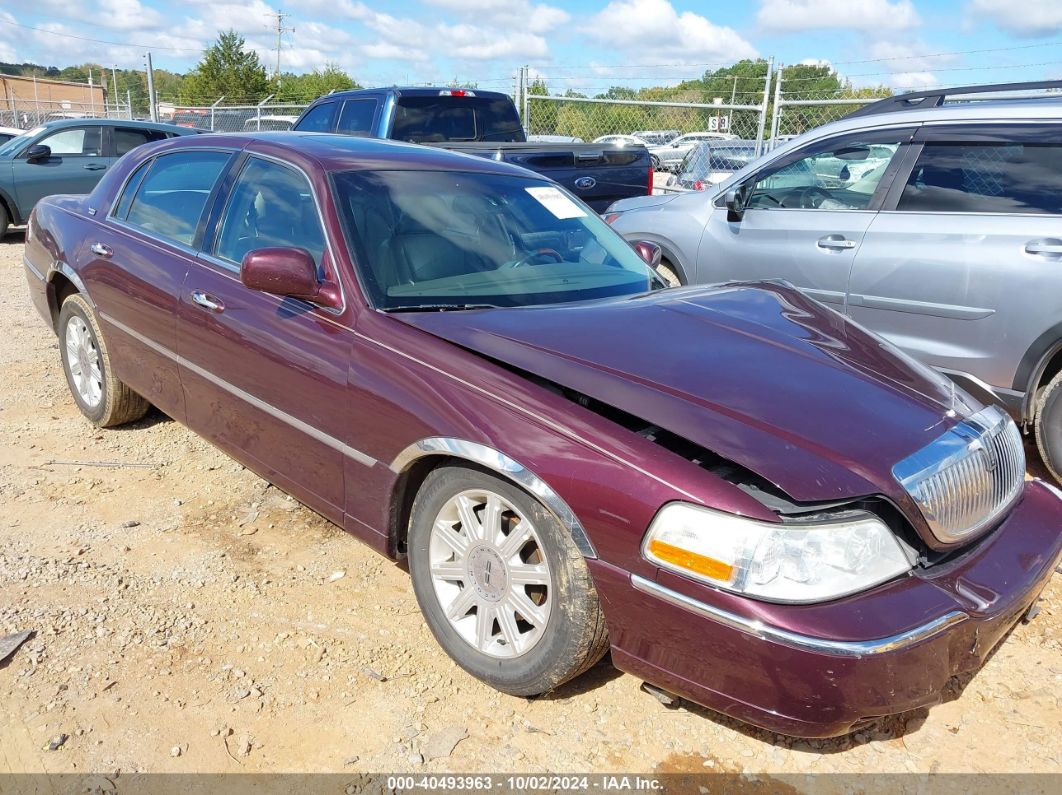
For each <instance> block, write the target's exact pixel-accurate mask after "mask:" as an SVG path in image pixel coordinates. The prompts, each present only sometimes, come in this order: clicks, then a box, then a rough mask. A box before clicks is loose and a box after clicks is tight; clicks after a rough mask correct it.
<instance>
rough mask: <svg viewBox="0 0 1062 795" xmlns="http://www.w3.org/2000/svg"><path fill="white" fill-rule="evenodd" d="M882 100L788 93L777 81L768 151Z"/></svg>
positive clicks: (829, 93) (812, 93)
mask: <svg viewBox="0 0 1062 795" xmlns="http://www.w3.org/2000/svg"><path fill="white" fill-rule="evenodd" d="M879 99H881V97H878V96H871V97H852V96H842V92H840V91H838V92H800V91H793V92H788V91H785V90H784V86H783V85H782V83H781V81H779V82H778V83H777V84H776V86H775V96H774V107H773V109H772V113H771V131H770V136H769V138H770V148H772V149H773V148H774V147H775V146H778V145H779V144H782V143H785V142H786V141H788V140H790V139H792V138H795V137H796V136H798V135H802V134H803V133H806V132H807V131H808V130H813V129H815V128H816V127H821V126H822V125H823V124H828V123H830V122H831V121H837V120H838V119H841V118H844V117H845V116H847V115H848V114H849V113H851V112H852V111H854V110H858V109H859V108H862V107H863V106H864V105H868V104H870V103H871V102H876V101H877V100H879Z"/></svg>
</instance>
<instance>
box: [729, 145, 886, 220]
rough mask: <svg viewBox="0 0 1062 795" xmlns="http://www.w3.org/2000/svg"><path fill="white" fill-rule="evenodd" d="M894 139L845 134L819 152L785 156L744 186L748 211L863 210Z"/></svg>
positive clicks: (878, 179) (879, 178)
mask: <svg viewBox="0 0 1062 795" xmlns="http://www.w3.org/2000/svg"><path fill="white" fill-rule="evenodd" d="M899 147H900V140H899V137H897V139H896V140H895V141H894V142H888V143H879V142H874V143H866V142H862V141H859V140H858V139H855V138H851V137H849V138H846V139H844V140H843V141H835V142H833V143H832V145H831V144H828V145H827V146H826V147H825V148H823V149H822V150H820V151H816V152H814V153H812V154H808V155H805V156H804V157H798V158H796V159H793V158H786V159H785V162H784V163H783V164H782V165H781V166H780V167H778V168H775V169H772V170H769V171H767V172H766V173H761V174H760V175H758V176H757V177H756V181H755V182H754V183H751V184H747V186H746V190H747V191H748V197H747V200H746V207H748V208H749V209H768V210H773V209H779V208H781V209H799V210H865V209H867V207H869V206H870V201H871V199H873V197H874V192H875V191H876V190H877V188H878V184H879V183H880V182H881V178H882V177H883V176H884V175H885V171H886V169H887V168H888V166H889V163H890V162H891V160H892V157H893V155H895V154H896V150H897V149H898V148H899Z"/></svg>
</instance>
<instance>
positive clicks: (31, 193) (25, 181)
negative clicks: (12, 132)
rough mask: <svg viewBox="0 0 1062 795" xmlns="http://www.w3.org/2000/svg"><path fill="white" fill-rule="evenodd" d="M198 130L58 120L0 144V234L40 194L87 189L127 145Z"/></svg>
mask: <svg viewBox="0 0 1062 795" xmlns="http://www.w3.org/2000/svg"><path fill="white" fill-rule="evenodd" d="M197 132H199V131H198V130H190V129H188V128H185V127H175V126H174V125H172V124H155V123H153V122H144V121H125V120H112V119H62V120H58V121H50V122H46V123H45V124H42V125H41V126H40V127H35V128H34V129H32V130H27V131H26V132H25V133H23V134H22V135H19V136H17V137H15V138H12V139H11V140H10V141H8V142H7V143H5V144H2V145H0V237H3V235H4V233H5V232H6V231H7V227H8V225H10V224H24V223H26V219H27V218H29V214H30V211H31V210H32V209H33V207H34V206H35V205H36V204H37V202H38V201H40V200H41V199H42V198H43V197H45V196H48V195H51V194H53V193H89V192H90V191H91V190H92V189H93V188H94V187H96V183H97V182H99V181H100V179H101V178H102V177H103V175H104V174H105V173H106V171H107V169H108V168H109V167H110V165H111V164H112V163H114V161H115V160H117V159H118V158H119V157H121V156H122V155H124V154H125V153H126V152H128V151H129V150H130V149H133V148H135V147H137V146H140V145H141V144H145V143H148V142H150V141H161V140H163V139H165V138H172V137H174V136H175V135H193V134H195V133H197Z"/></svg>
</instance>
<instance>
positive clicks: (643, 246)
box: [631, 240, 663, 270]
mask: <svg viewBox="0 0 1062 795" xmlns="http://www.w3.org/2000/svg"><path fill="white" fill-rule="evenodd" d="M631 248H633V249H634V250H635V251H636V252H637V254H638V256H639V257H641V258H642V260H643V261H644V262H645V264H646V265H648V266H649V267H650V268H652V269H653V270H656V269H657V268H658V267H660V258H661V256H663V252H662V251H661V250H660V246H658V245H657V244H656V243H651V242H649V241H648V240H635V241H634V242H632V243H631Z"/></svg>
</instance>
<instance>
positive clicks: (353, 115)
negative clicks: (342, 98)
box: [338, 99, 376, 138]
mask: <svg viewBox="0 0 1062 795" xmlns="http://www.w3.org/2000/svg"><path fill="white" fill-rule="evenodd" d="M375 115H376V100H375V99H351V100H348V101H347V102H344V103H343V110H342V111H340V113H339V125H338V131H339V132H341V133H346V134H347V135H356V136H359V137H363V138H364V137H367V136H368V135H369V134H370V133H371V132H372V119H373V116H375Z"/></svg>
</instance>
